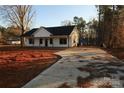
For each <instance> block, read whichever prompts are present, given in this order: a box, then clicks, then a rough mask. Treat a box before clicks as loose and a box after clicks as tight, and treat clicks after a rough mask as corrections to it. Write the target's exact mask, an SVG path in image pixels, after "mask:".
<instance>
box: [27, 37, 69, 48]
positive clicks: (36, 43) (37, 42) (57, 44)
mask: <svg viewBox="0 0 124 93" xmlns="http://www.w3.org/2000/svg"><path fill="white" fill-rule="evenodd" d="M65 38H66V39H67V44H60V38H53V44H50V39H49V38H42V44H40V38H34V44H29V38H25V45H26V46H34V47H46V46H45V39H47V45H48V46H47V47H70V46H71V44H70V43H69V44H68V41H70V40H68V38H67V37H65Z"/></svg>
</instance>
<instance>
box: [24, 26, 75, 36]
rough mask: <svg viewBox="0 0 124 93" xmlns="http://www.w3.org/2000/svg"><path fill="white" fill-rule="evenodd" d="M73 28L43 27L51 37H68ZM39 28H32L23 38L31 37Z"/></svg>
mask: <svg viewBox="0 0 124 93" xmlns="http://www.w3.org/2000/svg"><path fill="white" fill-rule="evenodd" d="M74 27H75V26H59V27H43V28H44V29H46V30H47V31H48V32H50V33H51V34H52V36H56V35H70V34H71V32H72V31H73V29H74ZM38 29H39V28H34V29H32V30H30V31H28V32H26V33H25V34H24V35H23V36H31V35H32V34H33V33H34V32H36V31H37V30H38Z"/></svg>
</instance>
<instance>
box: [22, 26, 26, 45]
mask: <svg viewBox="0 0 124 93" xmlns="http://www.w3.org/2000/svg"><path fill="white" fill-rule="evenodd" d="M21 31H22V34H21V47H23V46H24V38H23V34H24V32H25V30H24V27H23V25H22V28H21Z"/></svg>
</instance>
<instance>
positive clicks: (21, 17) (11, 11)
mask: <svg viewBox="0 0 124 93" xmlns="http://www.w3.org/2000/svg"><path fill="white" fill-rule="evenodd" d="M0 11H1V15H2V17H3V18H4V19H6V21H7V22H9V23H10V24H11V25H14V26H16V27H18V28H19V30H20V31H21V46H23V44H24V39H23V36H22V35H23V34H24V32H25V31H26V30H27V29H28V28H29V27H30V26H31V23H32V18H33V16H34V11H33V10H32V6H30V5H10V6H9V5H7V6H5V5H4V6H1V7H0Z"/></svg>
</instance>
